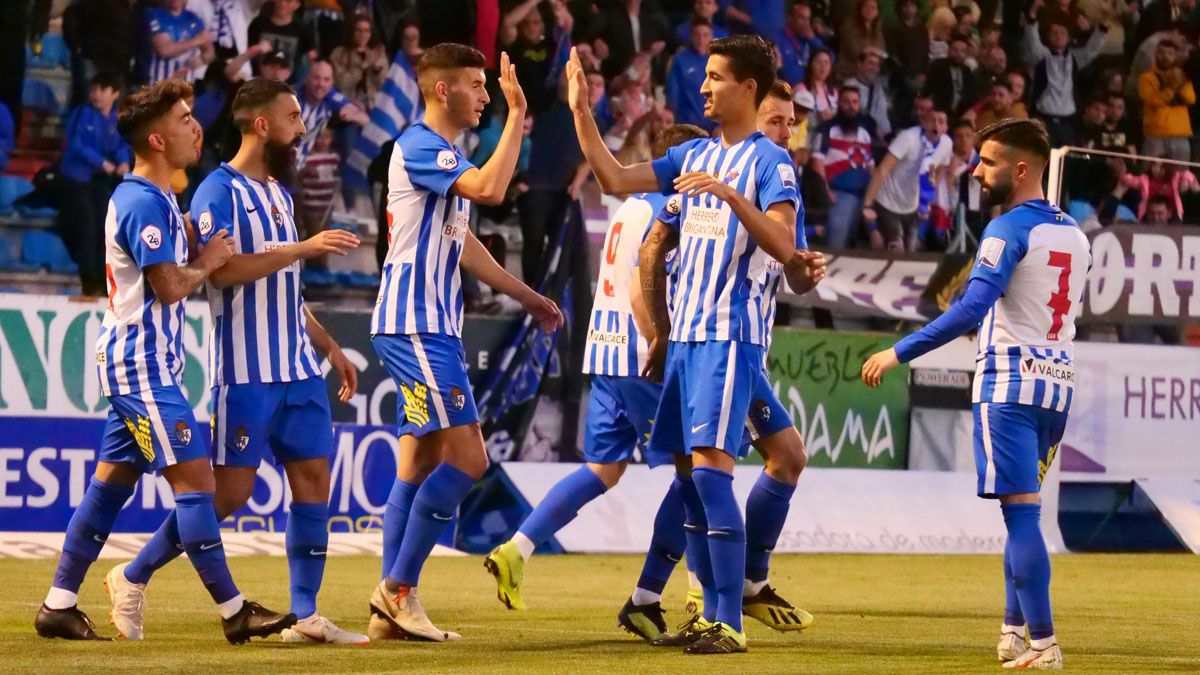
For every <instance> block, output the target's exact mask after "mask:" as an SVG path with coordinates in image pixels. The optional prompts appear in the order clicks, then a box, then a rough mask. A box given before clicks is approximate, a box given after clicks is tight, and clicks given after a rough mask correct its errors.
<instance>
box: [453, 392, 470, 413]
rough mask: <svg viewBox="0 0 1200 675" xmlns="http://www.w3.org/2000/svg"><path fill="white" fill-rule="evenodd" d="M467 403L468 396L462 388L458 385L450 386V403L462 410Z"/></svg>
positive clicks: (456, 408)
mask: <svg viewBox="0 0 1200 675" xmlns="http://www.w3.org/2000/svg"><path fill="white" fill-rule="evenodd" d="M466 404H467V396H466V394H464V393H463V390H462V389H459V388H458V387H450V405H452V406H454V409H455V410H462V409H463V406H465V405H466Z"/></svg>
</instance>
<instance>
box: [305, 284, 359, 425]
mask: <svg viewBox="0 0 1200 675" xmlns="http://www.w3.org/2000/svg"><path fill="white" fill-rule="evenodd" d="M304 327H305V329H306V330H307V331H308V337H309V338H310V339H311V340H312V343H313V347H314V348H316V350H317V352H318V353H319V354H320V355H321V356H324V357H325V358H327V359H329V367H330V368H332V369H333V370H336V371H337V374H338V377H340V378H341V380H342V386H341V387H340V388H338V400H339V401H341V402H342V403H348V402H349V401H350V398H351V397H352V396H354V392H355V390H356V389H358V369H357V368H355V367H354V364H353V363H350V359H348V358H346V354H345V353H344V352H342V347H341V346H340V345H339V344H338V343H337V340H334V339H333V336H332V335H330V334H329V331H327V330H325V327H324V326H322V325H321V322H320V321H317V317H315V316H313V313H312V310H310V309H309V308H308V305H304Z"/></svg>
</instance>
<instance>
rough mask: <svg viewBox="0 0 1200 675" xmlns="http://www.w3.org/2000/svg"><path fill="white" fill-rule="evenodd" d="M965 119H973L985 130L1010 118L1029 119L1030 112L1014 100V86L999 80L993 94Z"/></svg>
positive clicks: (994, 85)
mask: <svg viewBox="0 0 1200 675" xmlns="http://www.w3.org/2000/svg"><path fill="white" fill-rule="evenodd" d="M976 111H978V112H976ZM963 117H964V118H966V119H968V120H972V119H973V120H974V122H975V126H977V127H979V128H980V129H983V128H985V127H989V126H991V125H993V124H995V123H996V122H999V121H1000V120H1002V119H1007V118H1009V117H1015V118H1017V119H1021V120H1023V119H1028V118H1029V111H1028V110H1026V109H1025V104H1024V103H1021V102H1020V101H1015V100H1013V91H1012V85H1010V84H1009V83H1008V82H1007V81H1006V80H998V81H996V82H995V83H993V84H992V90H991V94H989V95H988V97H987V98H986V99H984V100H983V101H982V102H981V103H980V104H979V105H978V106H976V108H975V110H972V111H970V112H968V113H967V114H966V115H963Z"/></svg>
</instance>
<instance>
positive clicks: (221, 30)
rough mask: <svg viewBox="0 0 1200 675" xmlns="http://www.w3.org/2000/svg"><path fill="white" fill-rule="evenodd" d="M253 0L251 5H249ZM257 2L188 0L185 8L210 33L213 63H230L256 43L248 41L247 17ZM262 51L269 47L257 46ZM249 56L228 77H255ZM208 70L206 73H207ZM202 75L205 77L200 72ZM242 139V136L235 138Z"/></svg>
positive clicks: (250, 15)
mask: <svg viewBox="0 0 1200 675" xmlns="http://www.w3.org/2000/svg"><path fill="white" fill-rule="evenodd" d="M252 2H253V4H254V7H253V8H251V6H250V5H251V3H252ZM259 4H260V3H259V2H257V1H255V0H188V5H187V8H188V11H190V12H193V13H195V15H196V16H198V17H200V20H201V21H203V22H204V25H205V26H206V27H208V31H209V32H210V33H212V36H213V50H214V52H215V58H214V60H213V64H218V63H221V64H226V65H227V64H229V63H230V62H231V61H233V60H234V59H236V58H237V57H238V55H239V54H245V53H246V52H247V51H249V50H250V48H251V47H252V46H253V45H254V44H255V43H252V42H250V37H249V35H250V21H251V19H253V18H254V15H255V14H256V12H257V11H258V5H259ZM260 51H261V53H263V54H265V53H267V52H268V51H270V49H269V47H264V48H261V49H260ZM252 60H253V59H246V60H243V61H240V62H239V64H238V70H237V71H236V73H234V74H233V75H232V76H231V77H229V79H230V80H232V81H234V82H244V81H246V80H248V79H250V78H251V77H254V72H253V70H252V63H251V62H252ZM206 74H207V73H206ZM201 77H204V76H203V75H202V76H201ZM238 142H239V143H240V142H241V139H240V138H239V139H238Z"/></svg>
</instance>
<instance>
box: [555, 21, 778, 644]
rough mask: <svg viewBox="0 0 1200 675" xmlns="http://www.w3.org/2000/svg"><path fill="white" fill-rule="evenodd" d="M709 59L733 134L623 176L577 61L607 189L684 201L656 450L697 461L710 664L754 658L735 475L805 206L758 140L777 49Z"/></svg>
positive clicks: (773, 150) (665, 331)
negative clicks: (778, 279)
mask: <svg viewBox="0 0 1200 675" xmlns="http://www.w3.org/2000/svg"><path fill="white" fill-rule="evenodd" d="M708 53H709V59H708V63H707V65H706V78H705V80H704V85H703V87H702V89H701V93H702V94H703V95H704V97H705V107H704V112H705V116H706V117H708V118H709V119H712V120H713V121H714V122H717V123H718V124H720V126H721V134H720V137H719V138H714V139H698V140H695V141H689V142H687V143H684V144H682V145H679V146H676V147H674V148H672V149H671V150H669V151H668V152H667V154H666V156H665V157H663V158H660V159H657V160H655V161H653V162H647V163H642V164H636V165H633V166H622V165H621V164H620V163H619V162H618V161H617V160H616V159H615V158H614V157H613V156H612V154H611V153H610V152H609V151H608V149H607V148H606V147H605V146H604V143H603V139H602V138H601V137H600V133H599V131H598V130H597V128H596V124H595V120H594V119H593V118H592V114H591V111H590V110H589V109H588V107H587V91H586V86H585V82H584V78H583V69H582V66H581V64H580V63H579V59H578V56H577V55H572V58H571V60H570V61H569V62H568V66H567V67H568V71H569V78H570V79H569V82H570V90H569V96H568V100H569V103H570V106H571V109H572V112H573V114H574V117H575V126H576V129H577V131H578V132H579V137H580V145H581V147H582V149H583V152H584V155H585V157H586V158H587V160H588V163H589V164H590V166H591V168H592V170H593V172H594V173H595V175H596V178H597V180H598V181H599V183H600V185H601V187H602V188H603V189H604V190H605V191H606V192H609V193H618V194H624V193H633V192H648V191H651V190H659V191H662V192H678V193H680V194H681V195H682V197H683V199H681V200H680V201H681V202H682V203H681V204H680V222H681V227H680V243H679V251H680V253H679V255H680V261H679V283H678V286H677V288H676V291H675V294H674V296H675V297H674V312H673V314H672V316H671V321H670V325H666V324H665V322H664V323H663V324H662V325H658V326H656V327H655V336H654V338H653V340H651V341H650V351H649V353H648V356H647V359H648V365H647V374H649V375H652V376H660V375H661V374H662V373H663V372H664V362H667V363H666V364H665V373H666V376H665V379H664V381H663V397H662V400H661V401H660V402H659V407H658V411H657V414H656V415H655V424H654V428H653V431H652V432H651V435H650V449H651V451H655V450H656V449H660V448H661V449H664V450H668V451H676V450H677V449H680V448H686V449H690V450H691V451H692V462H693V465H694V466H695V468H694V469H693V470H692V482H693V483H694V484H695V487H696V493H697V495H698V498H695V499H689V498H688V495H686V494H685V495H684V499H685V504H684V506H685V512H686V518H687V523H688V532H689V536H690V537H696V538H699V537H705V538H706V543H705V544H703V545H699V546H697V547H696V548H698V549H699V548H706V549H707V550H708V551H709V553H710V556H711V569H712V572H713V579H712V583H711V584H707V585H709V586H711V588H713V589H714V590H715V592H714V593H713V596H714V597H713V600H712V601H706V605H708V606H707V607H706V608H705V611H706V612H709V611H711V612H712V615H713V616H714V618H715V621H713V622H712V623H711V624H709V623H707V622H705V623H703V624H700V625H701V626H703V628H702V629H701V630H696V631H690V632H689V633H688V639H689V640H691V644H689V645H688V646H687V647H686V650H687V651H688V652H689V653H696V654H718V653H729V652H740V651H745V650H746V636H745V633H743V632H742V593H743V586H744V577H745V566H746V532H745V525H744V523H743V521H742V514H741V510H740V508H739V507H738V504H737V501H736V499H735V497H734V494H733V474H732V471H733V465H734V462H735V460H736V459H737V456H738V455H739V454H740V449H741V445H742V443H741V441H742V432H743V430H744V421H745V419H746V417H747V416H748V414H749V412H750V407H751V401H752V392H757V391H763V390H765V391H767V392H769V391H770V384H769V383H768V382H766V375H765V374H764V372H763V358H764V351H763V349H764V348H763V345H764V342H765V336H764V335H763V327H764V323H763V310H764V307H763V306H762V304H761V303H759V302H758V301H757V300H758V297H757V294H758V290H757V289H756V287H755V280H756V279H757V278H758V277H759V276H760V275H761V274H762V272H763V271H764V270H765V268H766V262H767V260H768V259H769V258H774V259H775V260H777V261H779V262H781V263H788V262H789V261H790V260H791V259H792V258H793V256H794V255H795V254H796V210H797V207H798V206H799V195H798V192H797V185H796V172H795V167H794V166H793V165H792V162H791V159H790V158H789V157H788V155H787V151H785V150H783V149H782V148H780V147H778V146H777V145H775V144H774V143H772V142H771V141H770V140H768V139H767V138H766V137H764V136H763V135H762V134H761V133H759V132H757V131H756V130H755V124H756V117H757V113H758V106H759V104H760V103H761V102H762V101H763V99H765V98H766V97H767V92H768V91H769V90H770V88H771V85H772V84H773V83H774V82H775V60H774V54H773V52H772V49H771V47H770V46H769V45H768V44H767V43H766V41H765V40H763V39H762V38H759V37H756V36H749V35H738V36H734V37H730V38H724V39H721V40H715V41H714V42H712V43H711V44H710V45H709V48H708ZM659 229H660V228H658V227H657V226H656V227H655V228H653V229H652V230H651V232H650V234H649V235H648V236H649V237H662V236H665V234H664V233H662V232H659V233H658V234H656V232H655V231H656V230H659ZM658 264H661V262H660V263H658ZM646 274H647V269H646V268H645V266H643V269H642V275H643V276H642V284H643V290H644V291H647V295H646V297H647V300H650V299H651V298H654V301H655V302H656V303H657V304H658V306H652V307H651V314H652V316H654V317H656V318H658V317H663V316H665V314H666V312H665V310H664V309H663V307H662V305H664V304H665V302H666V298H665V294H664V293H663V288H662V286H658V287H657V288H649V289H647V283H648V282H647V276H646ZM664 277H665V274H663V273H662V270H661V269H659V270H656V273H655V274H653V275H650V277H649V278H650V279H651V280H652V282H653V284H655V285H658V284H661V283H662V282H663V280H664ZM668 342H670V345H671V350H670V352H671V353H670V358H669V359H668V354H667V352H668V350H667V346H668ZM771 395H772V396H773V394H771ZM776 436H778V434H777V435H776ZM762 440H763V442H764V443H768V444H769V443H771V442H773V441H774V440H776V439H775V437H774V436H772V437H768V438H764V439H762ZM702 532H703V533H704V534H701V533H702ZM688 548H689V550H691V548H692V547H691V546H689V547H688ZM703 562H704V561H697V563H698V564H699V568H698V573H699V571H700V570H703V569H705V568H706V567H707V566H706V565H704V564H702V563H703ZM701 582H702V583H704V582H705V579H704V577H703V575H702V576H701Z"/></svg>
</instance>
